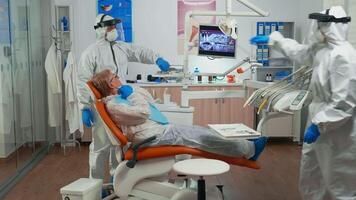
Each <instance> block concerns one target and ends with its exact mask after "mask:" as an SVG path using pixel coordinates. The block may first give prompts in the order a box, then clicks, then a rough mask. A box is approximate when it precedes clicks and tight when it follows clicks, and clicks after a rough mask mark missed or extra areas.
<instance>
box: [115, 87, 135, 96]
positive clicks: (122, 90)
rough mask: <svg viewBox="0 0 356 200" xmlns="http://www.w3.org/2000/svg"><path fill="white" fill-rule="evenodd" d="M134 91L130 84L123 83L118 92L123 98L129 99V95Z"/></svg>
mask: <svg viewBox="0 0 356 200" xmlns="http://www.w3.org/2000/svg"><path fill="white" fill-rule="evenodd" d="M132 92H133V89H132V87H131V86H129V85H122V86H121V87H119V91H118V93H120V95H121V97H122V98H123V99H127V97H129V96H130V95H131V94H132Z"/></svg>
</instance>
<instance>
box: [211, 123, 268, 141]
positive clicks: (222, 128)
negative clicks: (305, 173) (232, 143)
mask: <svg viewBox="0 0 356 200" xmlns="http://www.w3.org/2000/svg"><path fill="white" fill-rule="evenodd" d="M208 126H209V128H210V129H212V130H214V131H215V132H217V133H219V134H220V135H222V136H224V137H227V138H235V137H237V138H257V137H260V136H261V133H259V132H257V131H255V130H253V129H252V128H249V127H248V126H246V125H244V124H208Z"/></svg>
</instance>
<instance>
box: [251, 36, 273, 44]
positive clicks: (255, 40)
mask: <svg viewBox="0 0 356 200" xmlns="http://www.w3.org/2000/svg"><path fill="white" fill-rule="evenodd" d="M268 41H269V37H268V36H266V35H261V36H255V37H252V38H251V39H250V43H251V44H255V45H259V44H267V43H268Z"/></svg>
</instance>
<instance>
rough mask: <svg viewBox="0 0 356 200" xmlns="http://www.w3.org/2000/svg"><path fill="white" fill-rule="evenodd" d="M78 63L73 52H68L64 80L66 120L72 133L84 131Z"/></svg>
mask: <svg viewBox="0 0 356 200" xmlns="http://www.w3.org/2000/svg"><path fill="white" fill-rule="evenodd" d="M76 69H77V63H76V59H75V57H74V55H73V53H72V52H69V53H68V57H67V65H66V67H65V68H64V70H63V81H64V87H65V88H64V90H65V106H66V120H67V121H68V126H69V132H70V133H71V134H73V133H75V131H77V130H79V131H80V132H81V133H82V132H83V128H82V127H83V126H82V120H81V119H80V112H79V105H78V99H77V72H76Z"/></svg>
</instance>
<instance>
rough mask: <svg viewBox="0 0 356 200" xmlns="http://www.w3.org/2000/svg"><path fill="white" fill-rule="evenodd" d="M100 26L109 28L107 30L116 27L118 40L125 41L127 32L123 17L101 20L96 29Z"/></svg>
mask: <svg viewBox="0 0 356 200" xmlns="http://www.w3.org/2000/svg"><path fill="white" fill-rule="evenodd" d="M98 28H107V30H106V31H107V32H110V31H112V30H113V29H114V28H115V29H116V30H117V34H118V37H117V39H116V41H125V33H124V28H123V25H122V21H121V19H111V20H106V21H101V22H99V23H97V24H96V25H95V26H94V29H98Z"/></svg>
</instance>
